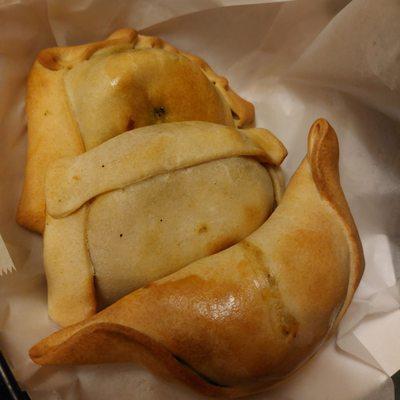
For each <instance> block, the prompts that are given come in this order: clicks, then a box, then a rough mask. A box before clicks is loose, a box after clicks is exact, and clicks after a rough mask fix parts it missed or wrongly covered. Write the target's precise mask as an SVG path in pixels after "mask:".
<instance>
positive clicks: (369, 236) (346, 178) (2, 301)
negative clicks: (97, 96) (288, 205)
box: [0, 0, 400, 400]
mask: <svg viewBox="0 0 400 400" xmlns="http://www.w3.org/2000/svg"><path fill="white" fill-rule="evenodd" d="M247 3H251V4H247ZM263 3H267V4H263ZM399 21H400V2H399V1H398V0H352V1H349V0H310V1H306V0H304V1H302V0H298V1H286V2H285V1H283V2H274V1H270V2H264V1H245V0H243V1H240V0H236V1H234V0H230V1H229V0H193V1H189V0H169V1H167V0H164V1H163V0H154V1H147V0H131V1H129V0H113V1H106V0H70V1H68V2H67V1H61V0H47V1H45V0H19V1H18V0H14V1H12V0H11V1H8V0H5V1H4V0H3V2H1V3H0V90H1V96H0V233H1V235H2V237H3V239H4V241H5V243H6V246H7V248H8V251H9V253H10V255H11V257H12V259H13V261H14V264H15V266H16V268H17V271H16V272H13V273H12V274H7V275H6V276H3V277H1V278H0V348H1V350H2V351H3V353H5V355H6V357H7V359H8V360H9V362H10V364H11V365H12V367H13V370H14V371H15V374H16V377H17V379H18V380H19V382H20V383H21V385H22V386H23V387H24V388H25V389H26V390H28V391H29V394H30V396H31V397H32V399H34V400H36V399H38V400H47V399H49V400H50V399H62V400H67V399H74V400H76V399H98V400H102V399H104V400H106V399H117V398H118V399H122V400H123V399H132V398H134V399H149V400H150V399H171V400H172V399H182V400H183V399H196V398H199V399H201V398H202V397H201V396H198V395H195V394H194V393H193V392H192V391H190V390H189V389H186V388H184V387H181V386H178V385H176V384H173V383H170V382H165V381H162V380H160V379H158V378H156V377H154V376H153V375H151V374H150V373H149V372H147V371H146V370H144V369H143V368H141V367H140V366H137V365H132V364H118V365H96V366H84V367H44V368H40V367H38V366H36V365H34V364H33V363H32V362H31V361H30V360H29V358H28V356H27V351H28V349H29V348H30V346H31V345H33V344H34V343H35V342H37V341H38V340H39V339H41V338H42V337H44V336H47V335H48V334H49V333H51V332H53V331H55V330H56V329H57V327H56V325H55V324H54V323H52V322H51V321H50V320H49V318H48V316H47V306H46V287H45V278H44V273H43V264H42V253H41V251H42V248H41V246H42V244H41V238H40V237H39V236H38V235H35V234H32V233H29V232H27V231H25V230H24V229H22V228H20V227H19V226H18V225H16V223H15V218H14V217H15V212H16V205H17V201H18V197H19V194H20V190H21V187H22V180H23V168H24V164H25V151H26V141H27V140H26V139H27V138H26V131H25V130H26V123H25V116H24V93H25V80H26V76H27V73H28V72H29V68H30V66H31V63H32V62H33V60H34V58H35V56H36V54H37V52H38V51H39V50H40V49H42V48H45V47H49V46H54V45H71V44H77V43H84V42H87V41H91V40H100V39H103V38H104V37H105V36H106V35H108V34H109V33H111V32H112V31H113V30H115V29H118V28H121V27H134V28H136V29H141V30H142V31H143V33H145V34H151V35H158V36H162V37H163V38H165V39H167V40H168V41H170V42H171V43H173V44H174V45H176V46H177V47H180V48H182V49H184V50H187V51H190V52H193V53H195V54H198V55H199V56H201V57H204V58H205V59H206V60H207V61H208V62H209V63H210V64H211V65H212V66H213V67H214V68H215V69H216V71H217V72H219V73H220V74H223V75H226V76H227V77H228V78H229V80H230V82H231V85H232V87H234V88H235V89H236V90H237V91H238V92H239V93H240V94H241V95H243V96H244V97H246V98H248V99H249V100H250V101H252V102H254V103H255V105H256V112H257V125H258V126H262V127H266V128H268V129H270V130H272V131H273V132H274V133H276V134H277V135H278V136H279V137H280V138H281V139H282V140H283V142H284V143H285V144H286V147H287V148H288V150H289V156H288V158H287V160H286V161H285V164H284V169H285V172H286V173H287V176H290V175H291V174H292V173H293V172H294V170H295V168H296V167H297V165H298V163H299V162H300V160H301V159H302V158H303V156H304V154H305V150H306V135H307V130H308V128H309V126H310V125H311V123H312V122H313V120H314V119H316V118H317V117H325V118H327V119H328V120H329V121H330V122H331V124H332V125H333V126H334V128H335V129H336V131H337V133H338V135H339V140H340V145H341V161H340V162H341V177H342V184H343V188H344V191H345V193H346V195H347V198H348V201H349V203H350V207H351V209H352V212H353V215H354V217H355V220H356V223H357V225H358V228H359V231H360V235H361V238H362V242H363V246H364V251H365V257H366V270H365V274H364V277H363V280H362V282H361V285H360V287H359V290H358V291H357V293H356V296H355V299H354V301H353V303H352V305H351V307H350V309H349V312H348V313H347V315H346V317H345V319H344V320H343V322H342V324H341V327H340V330H339V332H338V336H337V338H333V339H332V340H330V341H329V342H328V343H326V345H325V346H324V347H323V348H322V350H321V351H320V353H319V354H318V356H317V357H315V358H314V359H313V360H312V361H311V362H309V363H308V364H307V365H306V366H305V367H304V368H303V369H302V370H300V371H299V372H298V373H296V374H295V376H294V377H293V378H292V379H290V380H288V381H287V382H286V383H285V384H282V385H281V386H278V387H277V388H275V389H273V390H272V391H270V392H268V393H265V394H260V395H258V396H253V398H254V399H267V398H268V399H271V400H278V399H279V400H289V399H290V400H303V399H306V400H314V399H315V400H321V399H332V400H333V399H335V400H336V399H341V400H347V399H349V400H350V399H370V400H373V399H382V400H389V399H394V393H393V386H392V382H391V380H390V379H389V376H390V375H392V374H393V373H395V372H396V371H397V370H398V369H400V333H399V332H400V308H399V307H400V306H399V305H400V296H399V287H398V285H396V282H397V278H396V277H399V276H400V268H399V259H400V256H399V242H400V238H399V234H400V232H399V231H400V206H399V203H400V157H399V154H400V40H399V39H400V22H399ZM396 268H397V270H396Z"/></svg>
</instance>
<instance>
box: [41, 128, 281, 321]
mask: <svg viewBox="0 0 400 400" xmlns="http://www.w3.org/2000/svg"><path fill="white" fill-rule="evenodd" d="M285 156H286V149H285V148H284V146H283V145H282V144H281V143H280V142H279V140H278V139H276V138H275V137H274V136H273V135H272V134H271V133H270V132H268V131H267V130H265V129H256V128H252V129H245V130H237V129H236V128H233V127H227V126H224V125H217V124H213V123H210V122H200V121H189V122H175V123H165V124H160V125H151V126H147V127H143V128H139V129H136V130H134V131H130V132H126V133H123V134H121V135H118V136H117V137H115V138H113V139H110V140H109V141H107V142H105V143H103V144H101V145H100V146H97V147H95V148H93V149H91V150H89V151H87V152H85V153H83V154H81V155H79V156H76V157H73V158H66V159H60V160H57V161H55V162H54V163H53V164H52V165H51V166H50V167H49V170H48V175H47V180H46V207H47V212H48V217H47V220H46V229H45V233H44V263H45V269H46V276H47V282H48V305H49V314H50V316H51V317H52V318H53V319H54V320H55V321H56V322H58V323H59V324H60V325H63V326H65V325H68V324H72V323H75V322H79V321H81V320H82V319H84V318H87V317H89V316H90V315H92V314H94V313H95V312H96V306H97V303H99V304H100V305H101V306H102V305H109V304H111V303H113V302H115V301H116V300H118V299H120V298H121V297H122V296H124V295H126V294H128V293H130V292H132V291H133V290H135V289H138V288H140V287H142V286H145V285H147V284H149V283H151V282H153V281H154V280H157V279H160V278H162V277H164V276H166V275H169V274H171V273H173V272H175V271H177V270H179V269H180V268H182V267H184V266H186V265H187V264H189V263H191V262H193V261H195V260H198V259H200V258H203V257H205V256H208V255H210V254H214V253H217V252H219V251H221V250H223V249H225V248H227V247H229V246H231V245H233V244H235V243H237V242H238V241H240V240H242V239H244V238H245V237H246V236H248V235H249V234H250V233H252V232H253V231H254V230H256V229H257V228H258V227H259V226H260V225H261V224H262V223H263V222H264V221H265V220H266V218H267V217H268V216H269V215H270V213H271V212H272V210H273V207H274V203H275V200H279V192H280V184H279V181H278V180H277V179H276V177H275V174H274V173H273V168H274V166H275V167H277V166H279V164H280V163H281V162H282V160H283V159H284V157H285ZM260 162H262V163H265V164H266V165H262V164H260ZM269 170H270V171H271V173H269ZM274 187H275V188H276V189H274ZM274 192H276V193H277V196H276V198H275V193H274ZM93 276H94V277H95V278H93ZM94 284H95V286H94Z"/></svg>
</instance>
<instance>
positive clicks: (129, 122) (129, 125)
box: [126, 118, 135, 131]
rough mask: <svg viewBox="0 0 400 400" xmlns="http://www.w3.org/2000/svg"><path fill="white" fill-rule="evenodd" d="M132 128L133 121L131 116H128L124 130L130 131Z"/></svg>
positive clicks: (133, 125)
mask: <svg viewBox="0 0 400 400" xmlns="http://www.w3.org/2000/svg"><path fill="white" fill-rule="evenodd" d="M132 129H135V121H134V120H133V119H132V118H129V121H128V123H127V125H126V130H127V131H131V130H132Z"/></svg>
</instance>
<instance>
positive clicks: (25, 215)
mask: <svg viewBox="0 0 400 400" xmlns="http://www.w3.org/2000/svg"><path fill="white" fill-rule="evenodd" d="M26 108H27V116H28V137H29V143H28V154H27V164H26V170H25V182H24V188H23V192H22V195H21V200H20V204H19V208H18V213H17V222H18V223H19V224H20V225H22V226H24V227H26V228H28V229H31V230H33V231H37V232H43V229H44V223H45V198H44V181H45V174H46V170H47V167H48V166H49V165H50V164H51V162H53V161H54V160H57V159H59V158H61V157H68V156H74V155H77V154H80V153H82V152H84V151H86V150H88V149H91V148H93V147H94V146H97V145H99V144H101V143H103V142H104V141H106V140H108V139H110V138H111V137H114V136H115V135H118V134H120V133H122V132H125V131H129V130H131V129H134V128H139V127H142V126H146V125H151V124H158V123H163V122H174V121H190V120H200V121H209V122H214V123H219V124H224V125H234V124H235V125H236V126H238V127H245V126H248V125H249V124H251V123H252V122H253V119H254V107H253V105H252V104H250V103H248V102H247V101H245V100H244V99H242V98H241V97H239V96H238V95H237V94H236V93H235V92H233V91H232V90H231V89H230V88H229V85H228V82H227V80H226V79H225V78H223V77H221V76H219V75H217V74H215V73H214V72H213V71H212V69H211V68H210V67H209V66H208V65H207V64H206V63H205V62H204V61H203V60H201V59H200V58H198V57H196V56H193V55H191V54H188V53H184V52H182V51H179V50H178V49H176V48H175V47H173V46H171V45H170V44H168V43H166V42H165V41H163V40H161V39H159V38H155V37H149V36H143V35H139V34H138V33H137V32H136V31H134V30H133V29H122V30H119V31H116V32H115V33H113V34H112V35H111V36H110V37H109V38H108V39H107V40H104V41H102V42H96V43H90V44H86V45H81V46H74V47H56V48H51V49H46V50H43V51H42V52H40V54H39V55H38V57H37V59H36V61H35V63H34V65H33V67H32V69H31V72H30V75H29V80H28V88H27V99H26Z"/></svg>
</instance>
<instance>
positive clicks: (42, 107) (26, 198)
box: [17, 29, 254, 233]
mask: <svg viewBox="0 0 400 400" xmlns="http://www.w3.org/2000/svg"><path fill="white" fill-rule="evenodd" d="M119 45H121V46H126V45H129V46H132V48H136V49H150V48H159V49H163V50H166V51H168V52H171V53H177V54H181V55H183V56H185V57H186V58H188V59H190V60H191V61H192V62H193V63H195V64H197V65H198V66H199V67H200V68H201V70H202V71H203V72H204V74H205V75H206V77H207V78H208V79H209V80H210V81H211V82H213V83H214V85H215V87H216V88H217V90H218V92H219V94H220V95H221V97H222V98H223V99H224V101H225V102H226V103H227V104H228V105H229V107H230V108H231V110H232V116H233V120H234V122H235V124H236V126H238V127H246V126H248V125H250V124H251V123H252V122H253V120H254V107H253V105H252V104H251V103H249V102H247V101H245V100H244V99H242V98H241V97H240V96H238V95H237V94H236V93H235V92H234V91H233V90H232V89H231V88H230V87H229V84H228V81H227V80H226V79H225V78H224V77H221V76H219V75H217V74H216V73H215V72H214V71H213V70H212V69H211V68H210V67H209V65H208V64H207V63H206V62H204V61H203V60H202V59H200V58H199V57H196V56H194V55H191V54H189V53H185V52H182V51H180V50H178V49H176V48H175V47H173V46H171V45H170V44H169V43H167V42H165V41H163V40H162V39H160V38H156V37H151V36H144V35H139V34H138V32H136V31H135V30H133V29H121V30H118V31H116V32H114V33H113V34H112V35H110V36H109V37H108V38H107V39H106V40H104V41H100V42H95V43H90V44H85V45H80V46H73V47H55V48H50V49H45V50H43V51H41V52H40V53H39V55H38V57H37V59H36V61H35V62H34V65H33V66H32V69H31V72H30V74H29V78H28V90H27V99H26V107H27V115H28V138H29V143H28V155H27V165H26V170H25V182H24V188H23V192H22V195H21V199H20V204H19V207H18V212H17V222H18V223H19V224H20V225H22V226H24V227H26V228H28V229H30V230H33V231H36V232H40V233H42V232H43V230H44V224H45V199H44V180H45V174H46V170H47V167H48V166H49V165H50V164H51V163H52V162H53V161H54V160H57V159H59V158H61V157H68V156H73V155H77V154H80V153H82V152H83V151H85V146H84V144H83V142H82V138H81V134H80V131H79V128H78V125H77V122H76V120H75V118H74V116H73V115H72V113H71V109H70V105H69V104H68V96H67V95H66V89H65V86H64V83H63V80H64V75H65V73H66V72H67V71H68V70H69V69H71V68H72V67H74V66H75V65H77V64H79V63H81V62H82V61H84V60H88V59H90V57H91V56H92V55H93V54H94V53H95V52H97V51H99V50H101V49H105V48H107V47H110V46H119Z"/></svg>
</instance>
